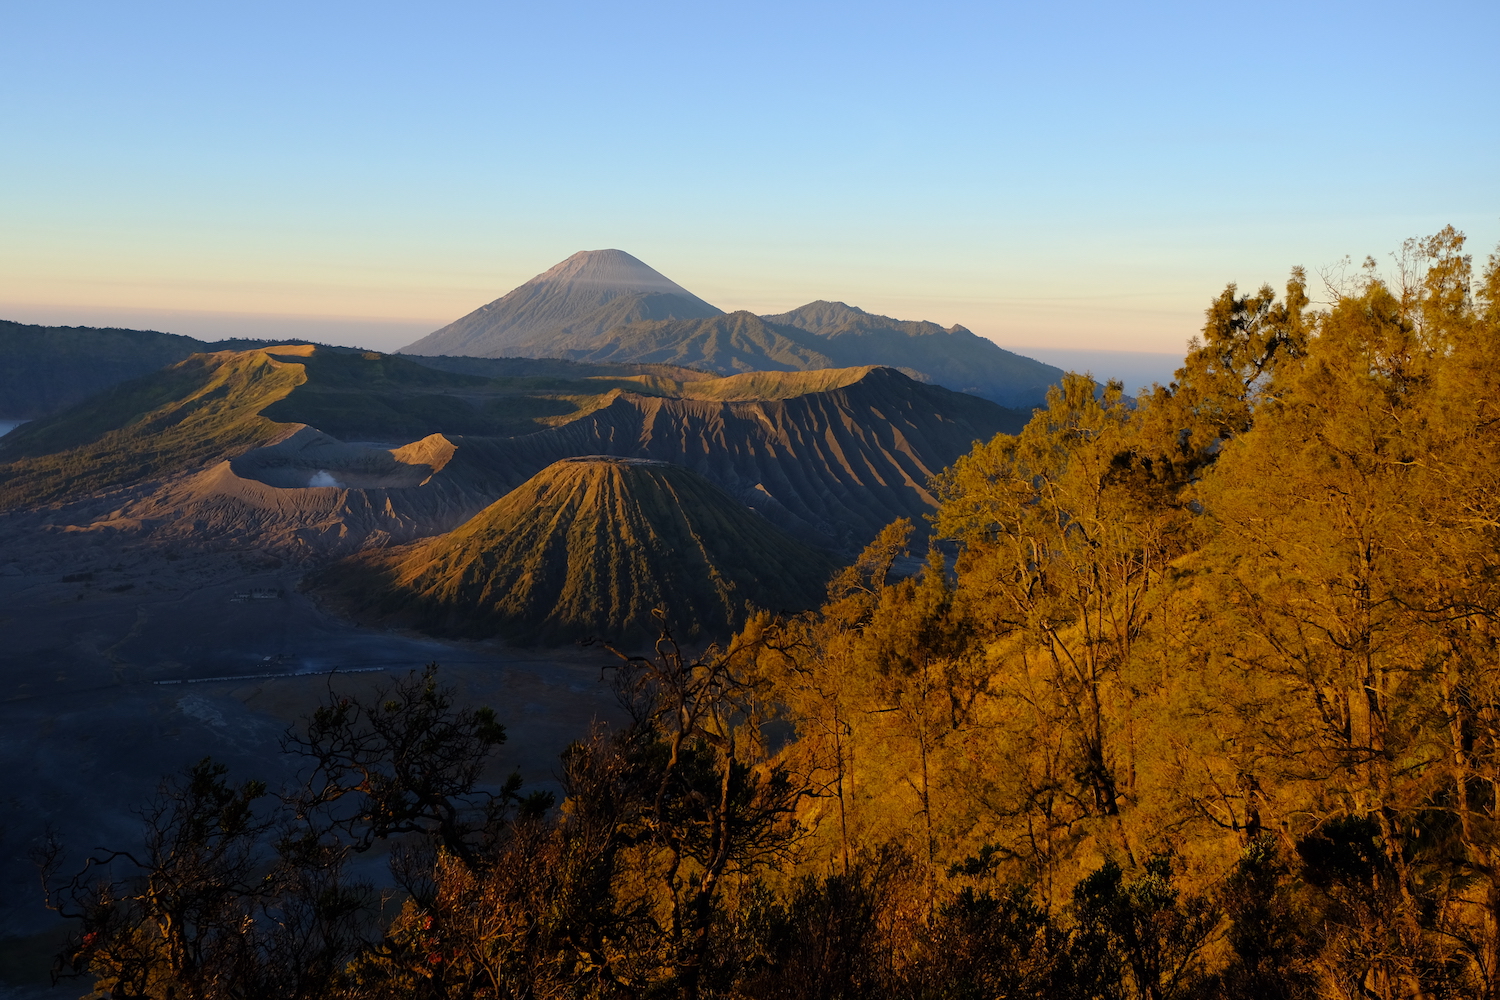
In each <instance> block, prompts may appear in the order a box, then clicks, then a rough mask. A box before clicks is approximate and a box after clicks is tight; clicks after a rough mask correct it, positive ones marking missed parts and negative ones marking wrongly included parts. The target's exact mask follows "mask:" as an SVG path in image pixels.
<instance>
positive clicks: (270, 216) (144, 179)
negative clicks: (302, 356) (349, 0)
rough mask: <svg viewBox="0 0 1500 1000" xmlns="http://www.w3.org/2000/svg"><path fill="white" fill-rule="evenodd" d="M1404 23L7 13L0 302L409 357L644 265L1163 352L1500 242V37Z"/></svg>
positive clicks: (40, 316) (1283, 14)
mask: <svg viewBox="0 0 1500 1000" xmlns="http://www.w3.org/2000/svg"><path fill="white" fill-rule="evenodd" d="M1410 15H1411V12H1410V10H1409V9H1408V8H1405V7H1398V6H1396V5H1393V4H1377V5H1375V6H1374V7H1359V8H1355V7H1354V6H1353V5H1349V4H1341V3H1320V4H1313V5H1299V6H1296V7H1292V6H1291V5H1278V4H1256V5H1237V6H1236V5H1227V6H1223V5H1221V6H1215V7H1213V8H1211V9H1202V8H1197V7H1191V8H1190V7H1186V6H1174V5H1162V6H1158V7H1154V8H1151V9H1147V10H1138V9H1132V10H1128V11H1126V10H1118V9H1113V8H1109V7H1106V6H1104V5H1082V6H1076V7H1069V8H1067V9H1038V8H1031V7H1023V6H1020V5H1011V4H1000V5H977V4H939V5H935V6H934V5H927V6H924V7H922V8H921V9H918V8H915V7H908V6H900V5H880V4H876V5H867V4H864V5H858V6H855V5H850V4H825V5H819V6H817V7H816V8H812V9H809V8H806V7H800V6H799V7H792V6H791V5H784V4H769V5H757V6H755V7H754V8H750V7H735V6H731V7H720V8H714V9H713V10H702V9H698V8H687V7H679V6H675V5H662V4H658V5H647V6H644V7H639V6H638V7H632V8H630V9H629V10H628V11H627V10H623V9H613V8H609V7H605V6H603V5H589V4H585V5H581V6H577V7H571V8H568V9H567V10H565V11H563V10H556V9H548V8H521V7H515V6H493V7H490V6H483V7H482V6H480V5H465V4H459V5H453V6H447V7H444V8H441V9H433V10H426V11H421V12H414V11H412V10H409V9H404V8H400V7H397V6H395V5H381V4H376V5H373V6H372V5H361V6H360V7H358V8H356V7H354V6H352V5H347V4H332V5H325V6H320V7H319V8H318V9H317V10H315V11H308V10H305V9H303V8H293V7H291V6H290V5H271V6H262V7H257V8H256V9H255V10H254V11H253V12H251V11H243V12H241V11H219V10H207V9H197V8H192V7H185V6H179V5H173V4H154V5H150V6H149V7H147V8H145V9H133V10H131V11H129V12H125V11H115V10H111V9H108V8H98V9H92V8H80V7H69V6H62V7H58V6H49V7H35V8H30V9H21V10H16V11H12V12H11V13H10V14H9V15H8V18H7V31H6V35H7V39H8V42H9V44H8V45H7V46H6V58H7V63H8V64H9V65H10V66H11V67H12V69H13V74H12V77H11V79H12V83H11V85H10V86H8V87H7V88H6V91H5V93H4V94H0V120H3V121H4V124H5V131H6V134H7V135H8V136H9V137H10V140H11V142H12V143H13V144H14V147H15V148H17V149H25V150H27V155H25V156H21V157H10V158H7V159H6V161H5V163H4V164H3V165H0V179H3V181H4V183H3V185H0V192H3V193H0V228H3V230H4V231H5V232H6V234H7V236H8V239H6V240H5V241H3V244H0V314H3V315H4V316H6V317H8V318H13V319H18V320H27V321H33V322H47V323H80V322H83V323H94V324H106V323H108V324H118V325H123V326H132V327H141V326H152V327H156V328H159V329H164V330H168V331H170V332H177V333H186V334H191V335H197V336H201V337H205V338H208V339H214V338H216V337H220V336H230V335H237V336H273V337H278V338H280V337H286V338H304V337H305V338H311V339H317V340H322V341H328V342H342V343H359V344H363V345H366V346H370V347H376V348H385V349H392V348H394V347H396V346H399V345H401V344H404V343H408V342H410V341H412V340H414V339H416V338H417V337H419V336H422V335H423V334H425V333H427V332H430V331H432V330H434V329H436V328H438V327H439V326H441V325H443V324H445V323H448V322H450V321H451V320H452V319H454V318H455V317H458V316H462V315H464V314H465V313H467V312H469V311H470V310H472V309H474V308H475V307H477V306H478V305H480V304H482V303H484V302H487V301H490V300H491V299H493V298H495V297H496V296H497V295H498V294H500V293H502V292H503V291H505V290H506V289H508V288H513V287H515V286H517V285H519V284H521V283H522V282H523V281H524V280H526V279H527V278H529V277H530V276H531V275H534V274H536V273H537V272H538V271H539V270H541V269H542V268H544V267H546V266H548V265H549V264H550V263H552V262H554V261H558V260H561V259H563V258H565V257H566V256H568V255H569V254H571V253H573V252H575V251H576V250H578V249H581V248H588V247H609V246H617V247H622V248H625V249H628V250H629V251H630V252H631V253H633V254H635V255H637V256H639V257H641V258H642V259H643V260H646V261H649V262H650V263H651V264H652V265H653V266H654V267H656V268H658V269H659V270H661V271H662V272H663V273H665V274H668V275H671V276H672V278H673V279H674V280H676V281H678V282H680V283H681V284H683V285H684V286H685V287H687V288H690V289H692V290H693V291H694V292H695V293H696V294H698V295H700V296H702V297H704V298H705V299H707V300H708V301H710V302H712V303H714V304H715V305H717V306H719V307H720V308H723V309H725V310H734V309H740V308H745V309H749V310H750V311H752V312H755V313H758V314H767V313H777V312H781V311H784V310H786V309H790V308H792V307H794V306H797V305H799V304H801V303H804V302H808V301H811V300H814V299H829V300H842V301H845V302H848V303H850V304H852V305H857V306H860V307H861V308H864V309H867V310H869V311H871V312H875V313H880V314H885V315H891V316H899V317H903V318H909V319H926V320H931V321H934V322H937V323H939V324H942V325H944V326H947V325H951V324H953V323H961V324H963V325H965V326H967V327H968V328H970V329H972V330H974V331H975V332H976V333H979V334H980V335H982V336H987V337H990V338H992V339H994V340H996V341H997V342H999V343H1001V344H1002V345H1005V346H1020V347H1027V346H1030V347H1033V348H1043V349H1069V348H1071V349H1083V348H1088V349H1092V350H1114V351H1123V350H1131V351H1157V352H1176V351H1180V349H1181V346H1182V343H1183V342H1184V341H1185V340H1186V339H1187V337H1189V336H1190V335H1191V334H1192V333H1193V332H1194V331H1195V330H1196V328H1197V327H1198V325H1199V324H1200V322H1201V312H1202V309H1203V307H1204V305H1205V304H1206V301H1207V298H1208V297H1209V296H1210V295H1211V294H1213V292H1214V291H1215V290H1217V289H1218V288H1220V287H1222V285H1223V283H1224V282H1225V281H1228V280H1237V281H1239V282H1240V283H1241V285H1242V286H1254V285H1258V284H1259V283H1260V282H1262V281H1270V282H1273V283H1279V282H1280V281H1281V280H1282V279H1284V277H1285V273H1286V270H1287V267H1288V266H1289V265H1290V264H1292V263H1303V264H1306V265H1308V266H1309V267H1311V268H1314V269H1316V268H1318V267H1320V266H1322V265H1326V264H1330V263H1333V262H1335V261H1337V260H1338V259H1340V258H1341V257H1343V256H1344V255H1345V254H1350V255H1353V257H1354V258H1355V259H1356V260H1358V259H1359V258H1360V257H1361V256H1362V255H1363V254H1365V253H1368V252H1375V253H1381V252H1383V251H1384V250H1385V249H1387V248H1389V247H1392V246H1395V245H1397V244H1399V242H1400V240H1401V239H1403V238H1405V237H1407V236H1410V235H1413V234H1416V233H1422V232H1432V231H1436V229H1438V228H1439V227H1440V226H1441V225H1443V224H1445V223H1448V222H1452V223H1453V224H1455V225H1456V226H1458V227H1459V228H1461V229H1464V230H1466V231H1467V232H1468V233H1469V235H1470V236H1471V238H1472V239H1473V245H1475V246H1489V245H1493V244H1494V242H1495V241H1496V237H1497V235H1500V233H1497V225H1496V217H1497V215H1500V195H1497V193H1496V189H1495V186H1494V185H1493V183H1492V181H1493V178H1494V177H1495V176H1496V168H1497V166H1500V163H1497V144H1496V136H1495V129H1494V115H1493V111H1492V109H1491V108H1490V107H1489V102H1490V99H1491V98H1492V95H1493V94H1494V93H1496V92H1497V86H1496V85H1497V83H1500V80H1497V69H1496V64H1495V61H1494V60H1493V59H1492V58H1490V57H1489V55H1488V52H1487V50H1486V49H1485V48H1484V46H1485V45H1486V40H1487V39H1490V38H1493V37H1494V34H1495V32H1494V29H1495V27H1496V20H1497V13H1496V10H1495V9H1494V8H1493V6H1492V5H1485V4H1479V3H1456V4H1451V5H1448V6H1447V7H1445V8H1444V11H1443V16H1441V17H1432V18H1413V17H1411V16H1410ZM1271 39H1274V44H1272V43H1271ZM644 54H652V55H651V56H650V57H649V58H648V57H646V56H645V55H644ZM60 65H66V66H67V67H68V71H67V72H66V73H62V74H59V73H57V72H55V68H56V67H57V66H60ZM1414 80H1422V81H1430V82H1424V83H1422V84H1420V85H1415V84H1413V82H1412V81H1414ZM1438 95H1441V96H1440V99H1439V98H1438ZM1412 122H1421V123H1422V124H1421V128H1422V132H1423V133H1424V134H1426V135H1440V136H1443V137H1444V138H1443V140H1442V141H1440V142H1421V143H1412V142H1402V141H1399V140H1400V136H1401V135H1403V134H1405V133H1407V132H1409V130H1410V128H1411V125H1410V124H1409V123H1412ZM1371 129H1374V130H1375V132H1376V133H1377V134H1380V133H1385V134H1388V135H1389V136H1390V138H1391V140H1392V141H1391V143H1389V144H1387V145H1388V146H1389V147H1390V148H1398V149H1399V150H1400V151H1399V153H1397V154H1393V155H1385V156H1371V155H1369V148H1370V146H1369V142H1368V137H1369V135H1370V132H1371ZM105 150H107V155H106V154H105V153H104V152H102V151H105ZM1435 177H1441V178H1442V183H1441V184H1438V183H1427V182H1424V181H1422V180H1420V179H1421V178H1435ZM1414 178H1416V179H1418V180H1414ZM1034 353H1036V354H1037V356H1039V357H1040V358H1041V359H1042V360H1044V361H1049V362H1053V363H1057V362H1058V361H1059V360H1060V359H1059V358H1058V357H1057V356H1049V355H1047V354H1046V353H1044V351H1042V350H1038V351H1036V352H1034ZM1085 360H1086V359H1085ZM1101 374H1107V372H1101Z"/></svg>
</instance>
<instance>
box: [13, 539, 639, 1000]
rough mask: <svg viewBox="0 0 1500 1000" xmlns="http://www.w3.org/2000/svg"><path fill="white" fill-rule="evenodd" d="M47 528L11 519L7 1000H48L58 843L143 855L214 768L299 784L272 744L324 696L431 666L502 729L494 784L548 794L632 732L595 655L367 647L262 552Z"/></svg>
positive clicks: (430, 645) (76, 856) (374, 641)
mask: <svg viewBox="0 0 1500 1000" xmlns="http://www.w3.org/2000/svg"><path fill="white" fill-rule="evenodd" d="M46 520H47V519H46V517H45V516H41V515H27V516H24V517H22V516H6V515H0V775H3V781H0V995H5V994H7V993H14V992H15V991H16V990H21V991H23V993H24V994H26V995H29V994H30V993H31V992H33V991H35V990H37V989H39V988H40V987H41V986H42V985H43V984H45V983H46V981H47V970H48V968H49V967H50V964H51V958H52V953H53V952H54V950H55V948H56V945H57V944H58V943H59V940H60V921H59V920H58V918H57V917H56V916H55V915H53V914H52V913H51V912H50V911H48V910H47V909H46V908H45V907H44V905H43V902H42V894H41V890H40V886H39V881H38V877H37V873H36V870H35V868H34V865H33V864H32V862H31V860H30V857H29V855H30V854H31V852H32V851H33V850H34V848H35V847H36V846H37V845H38V844H39V843H40V841H41V840H42V838H43V837H44V835H45V834H46V832H47V831H48V830H49V829H50V830H54V831H56V833H57V835H58V836H59V837H60V838H61V839H62V840H63V841H64V843H65V844H66V845H67V846H68V848H69V850H70V852H71V855H72V860H73V862H74V863H77V862H81V860H82V858H83V856H84V854H85V852H87V851H88V850H90V849H92V848H96V847H104V846H108V847H129V846H132V845H133V844H135V843H136V842H137V841H138V839H139V836H140V820H139V818H138V817H137V816H136V815H134V812H133V810H135V809H136V808H138V807H139V806H141V805H142V804H143V803H145V802H146V801H148V800H149V799H150V798H151V796H152V795H153V793H154V792H155V790H156V788H157V786H158V784H159V782H160V780H161V778H162V776H163V775H165V774H168V773H170V772H174V771H180V770H181V769H182V768H184V767H186V766H188V765H190V764H192V763H193V762H195V761H198V760H201V759H202V758H203V757H205V756H212V757H214V758H216V759H217V760H220V761H222V762H224V763H226V764H228V765H229V766H230V768H231V776H232V777H234V778H236V779H245V778H251V777H256V778H261V779H263V780H265V781H266V782H267V783H268V784H270V785H271V786H272V788H276V787H278V786H281V785H286V784H290V783H293V782H295V781H296V780H297V778H298V768H299V766H300V765H301V761H300V760H299V759H297V758H294V757H289V756H288V755H286V754H284V753H282V752H281V750H280V742H281V739H282V737H283V735H284V734H285V732H286V731H287V728H288V727H289V726H291V725H294V724H295V723H296V722H297V720H298V719H299V718H301V717H303V716H305V715H307V714H308V713H310V712H311V711H312V710H313V709H314V708H315V707H316V705H317V703H318V702H319V700H320V699H322V698H325V697H326V696H327V694H328V690H329V686H330V685H333V686H334V687H335V688H336V689H337V690H339V691H341V692H359V693H362V694H368V693H370V692H372V691H374V690H375V689H376V688H377V687H381V686H389V685H390V684H391V683H392V682H393V681H394V680H395V679H396V678H397V677H399V676H402V675H404V674H405V673H406V672H407V671H409V670H413V669H420V668H421V667H422V666H423V665H424V664H426V663H429V662H437V663H439V664H441V665H442V669H441V672H440V676H441V677H442V679H443V680H444V681H445V682H446V683H448V684H451V685H453V686H454V687H455V688H456V689H457V691H458V693H459V695H460V697H461V699H462V700H464V701H466V702H469V703H473V704H487V705H490V706H492V707H493V708H494V709H495V710H496V712H497V713H498V715H499V716H500V718H501V720H502V721H503V722H504V723H505V725H506V727H507V730H508V733H509V740H508V742H507V743H506V745H505V746H504V747H503V748H502V749H501V751H500V752H499V754H498V755H497V757H496V760H495V762H494V766H493V767H492V769H491V772H490V774H489V775H488V777H489V778H491V779H492V780H494V781H495V782H496V783H498V782H499V781H501V780H503V779H504V777H505V776H506V775H508V774H509V773H510V772H511V771H513V770H519V771H520V772H521V774H522V775H523V776H524V777H525V778H526V780H527V784H528V786H529V787H536V788H546V789H550V790H554V791H556V790H557V783H556V772H557V767H558V765H557V758H558V754H559V753H560V752H561V751H562V750H563V749H564V748H565V747H566V746H567V744H568V743H569V742H570V741H572V740H574V739H577V738H579V737H581V736H583V735H585V734H586V733H587V731H588V730H589V728H590V726H591V725H592V724H593V723H594V722H595V721H596V720H598V721H611V720H613V721H618V720H619V719H620V718H621V717H622V713H621V712H620V709H619V707H618V705H617V703H616V700H615V697H614V692H613V688H612V685H611V676H610V675H609V674H608V673H607V672H606V671H605V670H604V668H605V667H607V666H608V665H609V664H611V663H612V662H614V661H613V657H611V656H610V655H609V654H608V653H607V652H605V651H603V650H601V649H576V648H564V649H550V650H549V649H540V650H527V649H515V648H508V647H506V646H503V645H499V644H488V643H445V642H437V641H433V640H430V639H425V638H422V637H419V636H413V635H406V634H400V633H394V632H378V631H369V630H362V629H359V628H356V627H353V626H350V625H347V624H344V623H341V622H340V621H337V620H335V619H333V618H332V617H330V616H329V615H327V614H325V613H323V612H322V611H321V610H320V609H319V608H318V607H317V606H316V605H315V604H314V603H313V602H312V601H311V600H309V598H307V597H306V596H305V595H303V594H301V593H299V592H298V590H297V584H298V579H299V576H300V573H301V569H300V568H299V567H296V566H292V565H289V564H286V563H283V562H282V561H281V560H280V559H279V558H277V557H276V556H273V555H269V554H267V553H265V552H259V551H203V550H195V549H193V548H190V547H188V546H186V545H184V544H182V543H181V541H180V540H179V541H175V542H173V543H171V544H162V543H154V542H153V541H152V539H151V538H150V537H149V536H142V535H140V534H133V533H122V532H115V531H107V530H97V529H96V530H79V529H78V528H76V527H69V526H68V525H66V524H60V523H54V524H48V523H46ZM337 671H349V673H337ZM379 863H380V862H379V861H378V859H370V861H369V864H370V865H376V864H379ZM376 874H378V873H376ZM83 985H84V984H81V983H77V982H73V983H64V984H63V985H62V986H60V987H58V988H57V989H56V990H55V991H49V995H54V996H63V995H73V994H75V993H77V992H78V991H79V990H81V989H82V988H83ZM17 995H19V994H17Z"/></svg>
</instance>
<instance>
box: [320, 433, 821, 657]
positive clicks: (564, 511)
mask: <svg viewBox="0 0 1500 1000" xmlns="http://www.w3.org/2000/svg"><path fill="white" fill-rule="evenodd" d="M834 568H835V566H834V563H833V561H832V560H831V559H830V558H829V557H828V556H826V555H824V554H822V553H821V552H819V551H817V550H816V549H812V548H809V547H808V546H806V545H804V544H802V543H801V542H799V541H797V540H795V539H794V538H792V537H791V536H790V535H788V534H786V533H784V532H782V531H781V530H780V529H778V528H776V527H774V526H773V525H772V524H770V523H769V522H768V521H766V520H765V519H764V518H762V517H761V516H760V515H758V514H756V513H755V512H754V511H751V510H750V509H749V508H747V507H745V506H744V505H743V504H741V503H739V502H738V501H737V500H735V499H734V498H733V497H731V496H729V494H727V493H725V492H724V491H723V490H721V489H719V488H718V487H717V486H714V485H713V484H712V483H710V482H709V481H708V480H706V479H704V478H703V477H701V476H699V475H697V474H696V473H693V472H689V471H688V470H687V469H684V468H681V467H680V466H676V465H669V464H667V463H665V462H654V461H647V460H644V459H620V458H609V457H604V456H590V457H587V458H576V459H567V460H564V461H561V462H555V463H553V464H552V465H550V466H548V467H547V468H545V469H543V470H542V471H541V472H539V473H537V474H536V475H535V476H533V477H532V478H531V479H529V480H527V481H526V482H525V483H523V484H522V485H521V486H520V487H518V488H517V489H515V490H513V491H512V492H510V493H508V494H506V495H505V496H504V497H502V498H501V499H500V500H498V501H496V502H495V503H493V504H491V505H490V506H489V507H487V508H486V509H485V510H484V511H482V512H481V513H479V514H478V515H477V516H475V517H474V518H473V519H472V520H470V521H469V522H468V523H466V524H464V525H463V526H462V527H460V528H457V529H455V530H454V531H451V532H449V533H448V534H446V535H441V536H438V537H437V538H433V539H429V540H427V541H425V542H421V543H418V544H415V545H409V546H405V547H403V548H399V549H392V550H388V551H386V552H382V553H370V554H364V555H360V556H356V557H353V558H351V559H348V560H345V561H344V562H342V563H339V564H336V565H335V566H334V567H332V568H331V569H330V570H328V571H327V572H326V573H325V574H323V576H322V577H321V578H320V579H319V580H318V581H317V582H316V583H315V586H317V587H319V589H322V590H324V591H325V592H328V593H330V594H332V595H333V596H335V598H336V599H339V600H341V601H342V602H344V603H345V604H346V606H347V607H348V609H349V610H350V611H351V612H353V613H354V614H355V615H356V616H357V617H367V618H373V619H379V620H386V621H393V622H399V623H402V624H407V625H411V626H413V627H416V628H419V629H421V630H423V631H428V632H432V633H434V634H439V635H459V636H468V637H481V636H489V635H501V636H504V637H506V638H509V639H513V640H517V641H525V642H530V641H540V642H570V641H574V640H576V639H579V638H583V637H585V636H599V637H608V638H619V639H627V640H638V639H644V638H649V637H650V636H652V635H653V634H654V633H655V630H656V629H657V627H658V625H657V623H656V621H655V620H654V619H653V616H652V610H653V609H654V608H664V609H665V610H666V613H667V621H668V624H670V625H671V626H673V628H674V630H675V631H676V632H677V633H678V634H679V635H682V636H684V637H689V638H692V637H699V636H707V637H714V636H723V635H726V634H727V633H728V632H729V631H731V630H732V629H733V628H734V627H735V626H736V625H738V624H739V623H740V622H742V621H743V620H744V617H745V614H746V605H747V603H748V604H751V605H754V606H756V607H762V608H768V609H770V610H774V611H797V610H802V609H804V608H808V607H813V606H815V605H817V604H818V603H819V601H820V600H821V599H822V597H823V592H824V589H823V588H824V583H825V582H826V581H827V579H828V577H829V575H831V573H832V572H833V570H834Z"/></svg>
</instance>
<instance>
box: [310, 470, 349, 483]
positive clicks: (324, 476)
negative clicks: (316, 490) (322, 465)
mask: <svg viewBox="0 0 1500 1000" xmlns="http://www.w3.org/2000/svg"><path fill="white" fill-rule="evenodd" d="M307 485H308V486H338V487H342V486H343V485H344V484H343V483H341V482H339V481H338V480H337V479H334V478H333V474H332V473H330V472H329V471H328V470H327V469H319V470H318V471H317V472H314V473H313V474H312V478H311V479H309V480H308V481H307Z"/></svg>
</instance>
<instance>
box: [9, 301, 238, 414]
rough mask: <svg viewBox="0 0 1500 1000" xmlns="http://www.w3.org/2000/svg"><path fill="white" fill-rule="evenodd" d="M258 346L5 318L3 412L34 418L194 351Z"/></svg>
mask: <svg viewBox="0 0 1500 1000" xmlns="http://www.w3.org/2000/svg"><path fill="white" fill-rule="evenodd" d="M255 346H262V344H256V343H251V342H241V341H225V342H223V343H221V344H216V345H208V344H205V343H204V342H203V341H201V340H195V339H194V338H192V337H183V336H180V335H178V334H172V333H157V332H156V331H154V330H120V329H113V328H105V329H99V328H95V327H89V326H35V325H32V324H28V323H12V322H8V321H5V320H0V418H7V419H32V420H34V419H36V418H39V417H44V416H47V415H48V414H52V413H57V412H59V411H61V410H63V409H65V408H67V407H69V406H73V405H74V404H77V403H80V402H82V401H83V400H85V399H87V398H88V397H90V396H92V395H94V394H95V393H97V392H100V391H101V390H104V389H107V388H109V387H110V386H112V385H117V384H119V383H121V382H124V381H127V380H129V379H133V378H140V377H141V376H142V375H146V374H148V373H150V372H154V371H157V370H159V369H162V368H165V367H167V366H168V365H174V364H176V363H177V362H179V361H183V360H186V359H187V358H188V357H189V356H190V355H192V354H198V353H202V352H204V351H213V350H231V349H234V350H240V349H244V348H248V347H255Z"/></svg>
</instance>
